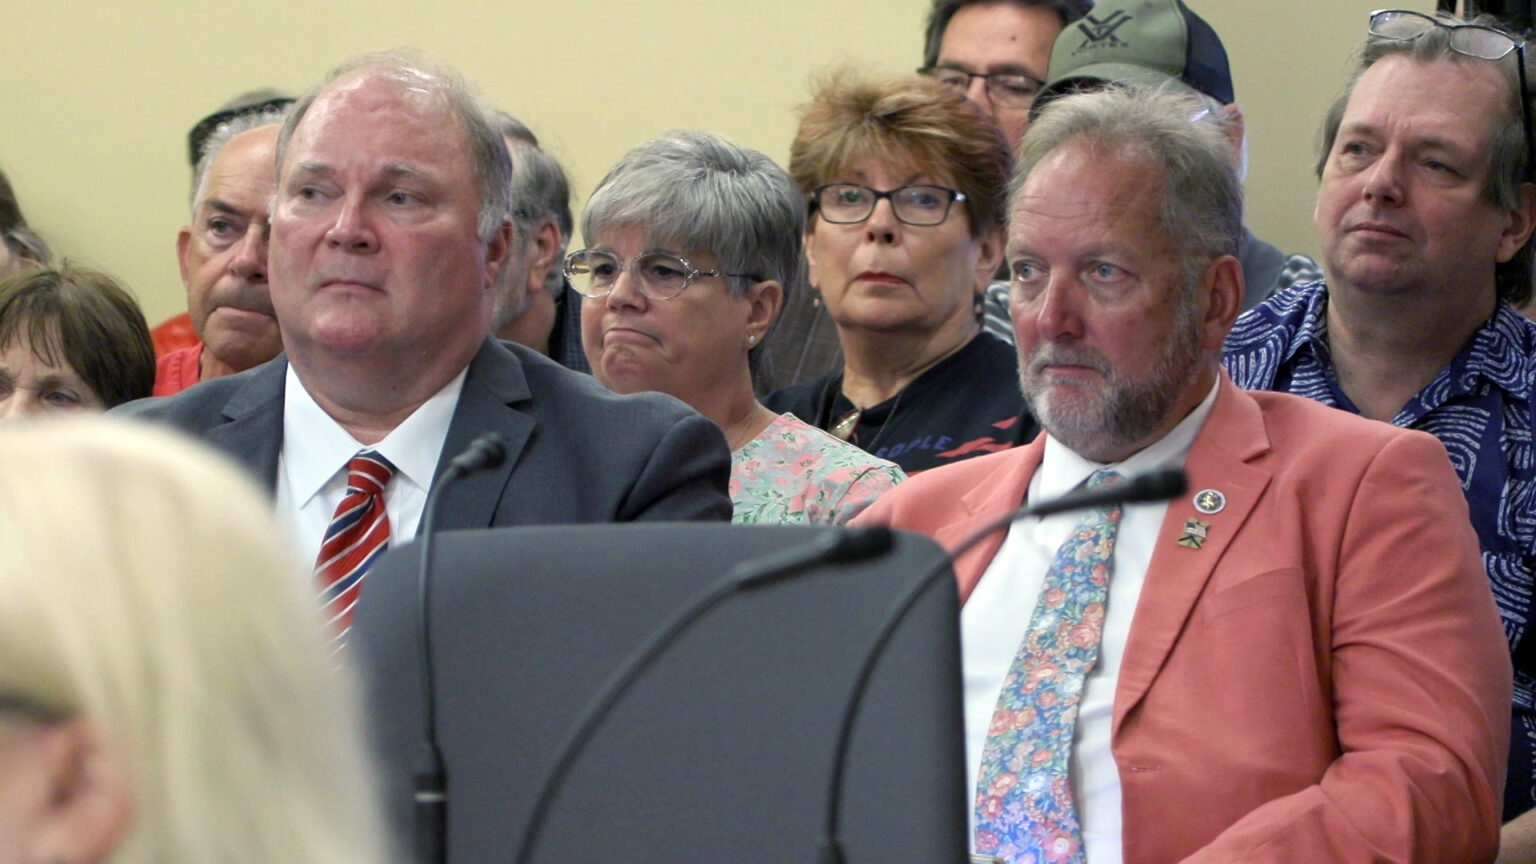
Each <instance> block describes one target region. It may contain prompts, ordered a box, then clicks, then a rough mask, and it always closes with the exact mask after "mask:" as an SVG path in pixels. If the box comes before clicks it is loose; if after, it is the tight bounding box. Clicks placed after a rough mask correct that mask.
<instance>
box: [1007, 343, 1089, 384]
mask: <svg viewBox="0 0 1536 864" xmlns="http://www.w3.org/2000/svg"><path fill="white" fill-rule="evenodd" d="M1047 366H1083V367H1086V368H1089V369H1092V370H1094V371H1095V372H1098V373H1099V374H1101V375H1105V376H1108V375H1109V374H1110V371H1111V370H1110V364H1109V360H1107V359H1106V358H1105V357H1104V355H1103V354H1100V353H1099V352H1098V351H1095V350H1093V349H1092V348H1087V347H1085V346H1082V345H1063V344H1060V343H1054V342H1041V343H1040V344H1038V345H1036V346H1035V348H1034V350H1033V351H1031V352H1029V357H1028V359H1027V360H1026V362H1025V364H1024V370H1025V372H1027V373H1028V374H1030V375H1039V374H1040V373H1041V372H1042V371H1043V370H1044V369H1045V367H1047Z"/></svg>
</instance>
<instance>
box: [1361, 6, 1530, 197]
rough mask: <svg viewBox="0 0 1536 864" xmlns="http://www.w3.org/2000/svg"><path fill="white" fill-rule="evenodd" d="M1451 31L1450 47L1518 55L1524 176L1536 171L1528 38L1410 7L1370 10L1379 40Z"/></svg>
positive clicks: (1492, 55)
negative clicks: (1527, 76) (1527, 78)
mask: <svg viewBox="0 0 1536 864" xmlns="http://www.w3.org/2000/svg"><path fill="white" fill-rule="evenodd" d="M1437 27H1438V28H1440V29H1442V30H1448V31H1450V46H1451V50H1452V51H1455V52H1456V53H1457V54H1461V55H1464V56H1467V57H1476V58H1477V59H1479V60H1493V61H1497V60H1503V59H1504V58H1505V57H1508V56H1509V55H1510V53H1511V52H1513V53H1514V55H1515V70H1516V72H1517V73H1518V75H1519V79H1520V121H1521V124H1522V128H1523V130H1524V132H1525V176H1526V179H1530V177H1531V176H1532V172H1533V171H1536V144H1533V141H1532V138H1531V104H1530V90H1529V88H1528V87H1527V86H1526V83H1525V40H1524V39H1517V38H1515V37H1514V36H1511V35H1510V34H1508V33H1505V32H1504V31H1503V30H1499V29H1497V28H1494V27H1487V26H1484V25H1482V24H1453V23H1451V22H1448V21H1442V20H1440V19H1439V18H1435V17H1433V16H1431V15H1426V14H1424V13H1423V12H1415V11H1413V10H1411V9H1378V10H1377V11H1375V12H1372V13H1371V23H1370V29H1369V32H1370V34H1371V35H1372V36H1374V37H1377V38H1379V39H1390V40H1392V41H1394V42H1412V41H1413V40H1415V39H1417V38H1419V37H1420V36H1423V35H1424V34H1425V33H1428V32H1429V31H1430V30H1433V29H1435V28H1437Z"/></svg>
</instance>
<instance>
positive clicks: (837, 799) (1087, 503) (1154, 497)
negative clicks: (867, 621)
mask: <svg viewBox="0 0 1536 864" xmlns="http://www.w3.org/2000/svg"><path fill="white" fill-rule="evenodd" d="M1188 485H1189V483H1188V480H1187V479H1186V478H1185V476H1184V471H1183V470H1182V469H1179V468H1164V469H1160V470H1156V471H1148V472H1146V473H1144V474H1137V475H1135V476H1133V477H1130V478H1128V479H1126V480H1124V481H1122V482H1120V483H1105V484H1103V485H1100V486H1096V487H1094V488H1091V489H1090V488H1088V487H1085V486H1079V487H1078V488H1076V489H1073V490H1072V491H1070V492H1068V493H1066V494H1065V495H1061V496H1059V497H1056V498H1050V499H1047V500H1045V501H1041V502H1039V503H1038V504H1028V505H1025V506H1023V507H1020V508H1019V509H1017V510H1014V511H1012V512H1010V513H1008V514H1007V515H1006V516H1003V517H1001V518H998V519H994V520H992V521H991V522H988V523H987V524H986V525H983V526H982V527H981V528H980V529H979V530H977V531H976V532H975V533H973V534H971V535H970V536H969V537H966V538H965V539H964V540H962V541H961V542H960V543H959V544H958V545H956V546H955V548H954V549H952V550H950V551H949V558H950V560H954V559H957V558H959V557H960V556H961V555H963V554H964V553H966V552H968V551H970V550H971V548H972V547H974V546H975V545H976V544H977V543H980V542H981V541H983V540H985V539H987V538H988V537H990V536H992V534H993V533H995V532H997V531H999V530H1002V529H1003V528H1006V527H1008V526H1009V525H1012V524H1013V523H1014V522H1017V521H1018V520H1020V519H1026V518H1029V517H1031V516H1049V515H1051V514H1054V513H1063V512H1066V511H1069V510H1087V509H1089V508H1093V507H1104V506H1107V505H1114V504H1136V503H1142V502H1148V501H1167V500H1168V499H1170V498H1174V497H1176V496H1178V495H1182V494H1184V490H1185V489H1186V488H1188ZM948 569H949V568H948V563H947V562H946V564H944V565H941V566H939V567H938V568H935V569H934V570H932V571H930V572H929V573H928V574H926V575H925V576H924V577H923V578H922V579H920V580H918V581H917V582H916V583H914V584H913V585H912V587H911V588H909V589H907V591H906V593H904V594H902V595H901V596H900V597H898V598H896V602H895V603H893V604H892V605H891V610H890V612H888V613H887V614H886V616H885V618H884V620H882V621H881V623H880V628H879V629H878V630H877V631H876V635H875V641H874V644H873V645H872V646H871V647H870V650H869V653H868V654H866V655H865V656H864V660H863V662H862V663H861V664H860V666H859V673H858V676H857V677H856V678H855V679H854V684H853V690H852V691H851V692H850V693H849V696H848V704H847V706H846V707H844V709H843V715H842V718H841V720H840V721H839V724H838V733H837V747H836V749H835V750H834V751H833V755H832V772H831V774H830V775H829V778H830V779H829V781H828V785H827V811H826V813H827V815H826V823H825V825H824V826H823V832H824V833H823V835H822V841H821V850H820V853H819V855H820V857H819V864H843V860H844V858H843V849H842V842H841V840H840V834H841V831H842V798H843V775H844V772H845V771H846V769H847V762H848V745H849V742H850V740H851V739H852V737H853V721H854V720H855V719H856V718H857V717H858V715H859V708H860V707H861V706H862V705H863V702H864V693H865V691H866V690H867V689H868V686H869V679H870V678H871V677H872V676H873V674H874V670H875V665H876V664H877V663H879V661H880V657H881V656H882V655H883V654H884V653H885V648H886V645H887V644H889V642H890V641H891V637H892V636H894V635H895V633H896V628H897V627H899V626H901V622H902V621H904V620H905V619H906V617H907V613H908V612H909V611H911V609H912V607H913V606H914V605H916V604H917V600H918V598H919V597H921V596H922V595H923V593H924V592H926V591H927V590H928V588H929V587H930V586H931V585H932V584H933V583H934V581H935V580H937V579H939V578H940V577H941V576H944V575H946V571H947V570H948Z"/></svg>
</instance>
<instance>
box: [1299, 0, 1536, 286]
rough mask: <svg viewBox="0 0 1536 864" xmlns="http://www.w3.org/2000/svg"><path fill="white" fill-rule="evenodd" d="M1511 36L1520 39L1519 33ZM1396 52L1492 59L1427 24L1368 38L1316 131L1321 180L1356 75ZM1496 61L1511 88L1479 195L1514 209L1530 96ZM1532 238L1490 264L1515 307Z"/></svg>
mask: <svg viewBox="0 0 1536 864" xmlns="http://www.w3.org/2000/svg"><path fill="white" fill-rule="evenodd" d="M1433 17H1434V18H1435V19H1436V20H1438V21H1440V22H1441V23H1443V24H1446V25H1449V26H1452V27H1454V26H1456V25H1458V24H1476V25H1478V26H1482V27H1489V28H1492V29H1494V30H1498V31H1499V32H1501V33H1507V32H1508V31H1506V30H1505V29H1504V28H1503V27H1501V26H1500V25H1499V22H1498V20H1497V19H1495V18H1492V17H1490V16H1488V15H1479V16H1477V17H1475V18H1473V19H1471V20H1470V21H1464V20H1463V19H1461V18H1458V17H1456V16H1455V15H1451V14H1449V13H1445V12H1437V13H1435V14H1434V16H1433ZM1511 38H1513V39H1516V40H1517V41H1518V38H1519V37H1515V36H1512V37H1511ZM1394 54H1406V55H1408V56H1409V57H1412V58H1413V59H1414V60H1415V61H1417V62H1419V63H1432V62H1435V61H1444V62H1448V63H1487V62H1490V61H1487V60H1479V59H1478V58H1476V57H1468V56H1466V55H1463V54H1459V53H1457V52H1456V51H1453V50H1452V49H1451V31H1450V30H1448V29H1446V27H1431V28H1430V29H1428V30H1425V31H1424V32H1423V33H1422V34H1420V35H1419V36H1418V38H1415V39H1412V40H1408V41H1402V40H1397V39H1382V38H1378V37H1374V36H1366V38H1365V42H1364V43H1362V44H1361V45H1360V47H1359V48H1358V49H1357V51H1356V55H1357V58H1358V62H1357V64H1356V66H1355V69H1354V71H1353V72H1351V73H1350V76H1349V80H1348V81H1346V82H1345V84H1344V89H1343V90H1341V91H1339V95H1338V96H1337V97H1335V98H1334V100H1333V104H1332V105H1330V106H1329V107H1328V113H1327V115H1325V116H1324V118H1323V128H1322V130H1321V132H1320V133H1319V135H1318V148H1317V165H1316V166H1315V167H1316V172H1317V177H1318V179H1319V180H1321V179H1322V176H1323V168H1324V167H1325V166H1326V165H1327V164H1328V154H1330V153H1332V152H1333V143H1334V141H1335V140H1336V139H1337V138H1338V136H1339V126H1340V125H1341V124H1342V123H1343V122H1344V109H1346V108H1347V107H1349V100H1350V97H1351V96H1353V95H1354V93H1355V85H1356V84H1358V83H1360V76H1362V75H1364V74H1365V70H1367V69H1369V68H1371V66H1372V65H1374V64H1375V63H1376V62H1377V61H1378V60H1381V59H1382V58H1384V57H1388V56H1391V55H1394ZM1512 56H1514V57H1515V58H1517V60H1518V58H1519V57H1520V56H1521V55H1520V54H1519V53H1515V54H1513V55H1512ZM1494 65H1495V66H1496V67H1498V68H1499V69H1500V70H1501V71H1502V72H1503V73H1504V81H1505V84H1506V85H1507V86H1508V88H1509V89H1508V91H1507V92H1508V96H1507V97H1506V99H1505V102H1504V106H1503V116H1502V117H1501V118H1499V123H1498V127H1497V128H1495V129H1494V132H1493V136H1492V138H1491V139H1490V140H1489V141H1488V165H1489V171H1488V183H1487V185H1486V186H1484V187H1483V197H1484V198H1486V199H1487V200H1488V202H1489V203H1490V204H1492V205H1493V206H1495V207H1497V208H1499V209H1500V210H1513V209H1515V208H1517V207H1519V206H1520V187H1521V185H1522V184H1523V183H1524V182H1525V180H1526V177H1527V176H1528V174H1529V171H1530V166H1529V164H1528V154H1527V149H1526V139H1525V118H1524V114H1523V111H1522V108H1521V106H1520V100H1521V98H1522V95H1523V97H1524V98H1525V99H1527V100H1529V99H1530V94H1529V93H1526V94H1521V92H1520V71H1519V69H1517V68H1516V67H1515V64H1514V63H1512V62H1511V63H1506V62H1504V61H1502V60H1500V61H1497V62H1496V63H1495V64H1494ZM1533 77H1536V73H1533V72H1532V70H1531V64H1530V61H1529V57H1527V60H1526V80H1527V82H1529V81H1530V80H1531V79H1532V78H1533ZM1532 242H1536V237H1533V238H1532V239H1531V240H1528V241H1526V244H1525V246H1523V247H1521V249H1520V251H1519V252H1517V253H1515V255H1514V257H1512V258H1510V259H1509V260H1508V261H1505V262H1504V263H1502V264H1497V265H1495V267H1494V283H1495V284H1496V285H1497V287H1498V295H1499V297H1500V299H1504V300H1508V301H1509V302H1510V303H1512V304H1514V305H1516V306H1519V305H1521V304H1523V303H1525V302H1526V301H1527V300H1529V299H1530V298H1531V263H1532V245H1531V244H1532Z"/></svg>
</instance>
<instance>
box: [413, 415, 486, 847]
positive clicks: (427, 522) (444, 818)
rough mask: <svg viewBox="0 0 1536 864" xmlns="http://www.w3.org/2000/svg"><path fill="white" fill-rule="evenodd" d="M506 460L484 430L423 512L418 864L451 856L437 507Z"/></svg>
mask: <svg viewBox="0 0 1536 864" xmlns="http://www.w3.org/2000/svg"><path fill="white" fill-rule="evenodd" d="M506 458H507V444H506V440H505V439H504V438H502V437H501V435H500V434H499V433H496V432H486V433H484V434H482V435H481V436H480V437H478V438H476V439H475V440H474V441H473V442H471V443H470V445H469V447H467V448H465V450H464V452H463V453H460V454H459V455H457V456H455V457H453V459H451V460H449V462H448V467H447V468H446V469H444V471H443V476H442V477H440V478H438V480H437V482H436V483H433V484H432V488H431V489H430V490H429V491H428V492H427V503H426V506H425V508H424V509H423V511H422V517H421V525H422V530H421V532H420V534H421V569H420V570H419V571H418V573H417V579H416V598H417V602H418V603H419V604H420V608H421V618H420V619H419V620H418V621H417V627H418V630H419V635H420V639H419V641H418V644H419V645H420V647H421V653H420V659H419V662H420V664H421V683H422V692H423V695H424V697H425V698H423V699H422V700H421V701H422V705H421V727H422V734H421V747H420V750H419V751H418V752H417V754H416V764H415V768H414V772H413V773H414V775H415V776H414V782H413V786H412V788H413V797H414V800H415V814H416V818H415V825H414V827H415V836H416V860H417V861H418V862H419V864H445V862H446V861H447V858H448V772H447V770H446V769H445V768H444V767H443V753H442V750H441V748H439V747H438V745H437V699H436V697H435V687H434V683H433V674H432V628H431V627H430V626H428V622H429V621H430V620H431V601H432V594H431V590H430V588H431V584H432V581H431V578H430V577H431V573H432V552H433V551H434V550H433V547H434V543H433V540H434V538H435V537H436V535H437V511H438V503H439V502H440V501H441V500H442V495H443V490H445V489H447V488H448V487H450V486H452V485H453V484H454V483H457V482H458V481H459V480H460V479H461V478H463V477H467V476H469V475H470V474H476V473H479V472H480V471H484V470H487V469H490V468H494V467H496V466H498V465H500V464H501V463H502V462H503V461H505V460H506Z"/></svg>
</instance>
